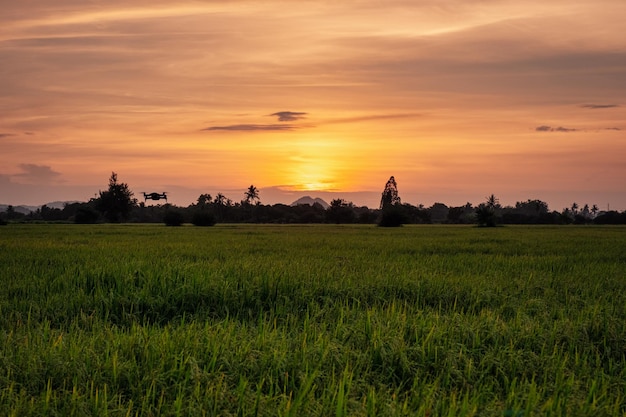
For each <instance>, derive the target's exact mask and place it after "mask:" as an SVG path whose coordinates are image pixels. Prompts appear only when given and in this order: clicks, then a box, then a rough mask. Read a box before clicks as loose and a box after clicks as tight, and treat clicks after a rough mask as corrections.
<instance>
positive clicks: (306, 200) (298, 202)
mask: <svg viewBox="0 0 626 417" xmlns="http://www.w3.org/2000/svg"><path fill="white" fill-rule="evenodd" d="M315 203H317V204H319V205H320V206H322V207H324V208H325V209H327V208H328V207H330V205H329V204H328V203H327V202H325V201H324V200H322V199H321V198H311V197H309V196H308V195H307V196H304V197H300V198H299V199H297V200H296V201H294V202H293V203H291V205H292V206H301V205H305V204H308V205H309V206H312V205H313V204H315Z"/></svg>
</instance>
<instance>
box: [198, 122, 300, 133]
mask: <svg viewBox="0 0 626 417" xmlns="http://www.w3.org/2000/svg"><path fill="white" fill-rule="evenodd" d="M294 129H297V127H296V126H293V125H290V124H271V125H257V124H239V125H228V126H210V127H207V128H205V129H202V131H207V130H209V131H210V130H225V131H246V132H250V131H267V130H270V131H277V130H278V131H286V130H294Z"/></svg>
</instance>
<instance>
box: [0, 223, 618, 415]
mask: <svg viewBox="0 0 626 417" xmlns="http://www.w3.org/2000/svg"><path fill="white" fill-rule="evenodd" d="M203 415H207V416H515V417H522V416H523V417H527V416H625V415H626V227H619V226H615V227H598V226H549V227H543V226H530V227H525V226H510V227H497V228H477V227H473V226H443V225H433V226H404V227H402V228H394V229H387V228H377V227H375V226H372V225H358V226H336V225H313V226H291V225H290V226H287V225H218V226H215V227H209V228H201V227H193V226H183V227H178V228H171V227H165V226H163V225H111V224H101V225H70V224H66V225H62V224H48V225H46V224H41V225H28V224H10V225H8V226H3V227H0V416H203Z"/></svg>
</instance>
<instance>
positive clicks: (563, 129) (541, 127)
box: [535, 125, 579, 133]
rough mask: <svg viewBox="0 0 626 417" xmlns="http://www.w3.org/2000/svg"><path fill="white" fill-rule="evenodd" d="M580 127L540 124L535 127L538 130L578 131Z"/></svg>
mask: <svg viewBox="0 0 626 417" xmlns="http://www.w3.org/2000/svg"><path fill="white" fill-rule="evenodd" d="M578 130H579V129H571V128H568V127H562V126H559V127H552V126H545V125H544V126H538V127H536V128H535V131H537V132H566V133H567V132H578Z"/></svg>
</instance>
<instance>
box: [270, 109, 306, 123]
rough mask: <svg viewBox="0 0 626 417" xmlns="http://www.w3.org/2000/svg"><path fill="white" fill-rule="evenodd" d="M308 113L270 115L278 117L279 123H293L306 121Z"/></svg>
mask: <svg viewBox="0 0 626 417" xmlns="http://www.w3.org/2000/svg"><path fill="white" fill-rule="evenodd" d="M307 114H308V113H305V112H301V111H279V112H276V113H272V114H270V116H275V117H278V121H279V122H293V121H296V120H301V119H306V117H305V116H306V115H307Z"/></svg>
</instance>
